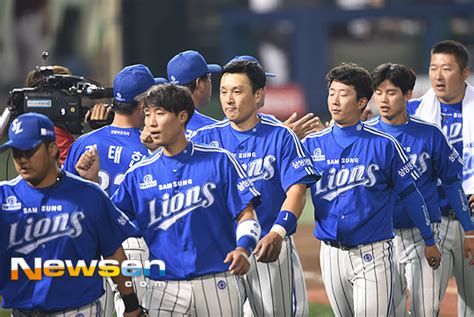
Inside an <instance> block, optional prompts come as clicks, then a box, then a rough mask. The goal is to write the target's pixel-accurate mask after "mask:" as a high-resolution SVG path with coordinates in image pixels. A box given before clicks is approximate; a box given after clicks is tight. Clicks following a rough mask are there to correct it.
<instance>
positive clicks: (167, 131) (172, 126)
mask: <svg viewBox="0 0 474 317" xmlns="http://www.w3.org/2000/svg"><path fill="white" fill-rule="evenodd" d="M144 113H145V126H146V127H147V129H148V130H149V132H150V134H151V137H152V139H153V143H155V144H156V145H159V146H164V147H167V146H169V145H172V144H175V143H176V142H177V141H178V140H179V138H180V136H181V137H182V136H184V123H185V122H186V118H187V113H186V112H185V111H182V112H180V113H179V114H178V116H176V115H175V114H174V113H173V112H170V111H167V110H165V109H164V108H162V107H149V106H147V107H145V108H144Z"/></svg>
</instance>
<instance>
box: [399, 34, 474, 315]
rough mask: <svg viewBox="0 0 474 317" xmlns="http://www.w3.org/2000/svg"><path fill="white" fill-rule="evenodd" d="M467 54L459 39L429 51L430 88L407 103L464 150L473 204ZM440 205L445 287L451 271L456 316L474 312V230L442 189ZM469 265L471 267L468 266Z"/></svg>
mask: <svg viewBox="0 0 474 317" xmlns="http://www.w3.org/2000/svg"><path fill="white" fill-rule="evenodd" d="M469 72H470V70H469V54H468V51H467V49H466V47H464V46H463V45H462V44H461V43H458V42H455V41H443V42H439V43H437V44H436V45H435V46H434V47H433V49H432V50H431V61H430V68H429V77H430V81H431V86H432V88H431V89H430V90H428V92H427V93H426V94H425V95H423V96H422V97H421V98H419V99H414V100H411V101H409V102H408V104H407V109H408V113H409V114H413V115H415V116H417V117H419V118H421V119H423V120H426V121H428V122H431V123H434V124H436V125H437V126H439V127H441V129H442V130H443V132H444V133H445V135H446V136H447V138H448V140H449V142H450V143H451V144H452V145H453V147H454V148H455V149H456V150H457V151H458V153H462V157H463V161H464V168H463V172H462V175H460V177H461V179H462V187H463V189H464V192H465V193H466V194H467V195H468V196H470V198H469V202H470V204H471V209H472V208H473V207H474V195H473V194H474V173H473V169H474V129H473V128H472V126H473V125H472V121H473V120H474V113H473V109H474V88H473V87H472V86H471V85H469V84H467V83H466V79H467V77H468V76H469ZM439 197H440V199H439V204H440V208H441V216H442V217H441V226H440V234H441V247H442V249H443V262H444V264H443V268H442V279H441V290H442V292H443V294H444V291H445V290H446V287H447V285H448V280H449V277H450V276H451V274H454V277H455V279H456V285H457V289H458V315H459V316H473V315H474V287H472V282H470V281H474V266H473V264H474V258H473V257H472V253H471V258H470V260H469V257H468V253H467V252H465V251H466V250H471V252H472V250H474V231H472V230H469V229H470V228H468V227H466V226H465V223H463V222H462V221H461V222H460V220H461V219H460V218H459V216H460V215H459V214H456V212H455V211H456V210H455V208H453V206H452V205H451V200H449V201H448V199H447V197H446V193H445V190H444V188H439ZM470 264H471V265H470Z"/></svg>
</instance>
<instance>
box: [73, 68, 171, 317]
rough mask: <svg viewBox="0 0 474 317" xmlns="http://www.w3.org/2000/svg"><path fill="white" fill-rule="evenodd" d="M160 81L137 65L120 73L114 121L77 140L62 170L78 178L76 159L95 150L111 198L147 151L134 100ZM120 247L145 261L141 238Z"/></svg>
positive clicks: (108, 290)
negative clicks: (141, 140) (127, 172)
mask: <svg viewBox="0 0 474 317" xmlns="http://www.w3.org/2000/svg"><path fill="white" fill-rule="evenodd" d="M162 81H163V79H160V78H156V79H154V78H153V75H152V74H151V72H150V70H149V69H148V67H146V66H144V65H141V64H137V65H131V66H127V67H125V68H124V69H123V70H121V71H120V72H119V73H118V74H117V76H116V77H115V80H114V104H113V106H112V111H114V113H115V116H114V121H113V122H112V124H111V125H108V126H105V127H103V128H101V129H98V130H95V131H92V132H90V133H88V134H85V135H83V136H81V137H80V138H78V139H77V140H76V141H75V142H74V143H73V144H72V146H71V148H70V150H69V153H68V155H67V158H66V161H65V162H64V170H66V171H68V172H71V173H73V174H76V175H80V170H79V171H78V170H76V164H77V163H78V161H79V158H80V156H81V155H82V154H83V153H84V152H86V151H88V150H91V149H92V148H93V147H95V148H96V149H97V155H98V156H99V159H100V171H99V175H98V178H99V184H100V186H101V188H102V189H103V190H105V191H106V192H107V194H108V195H109V196H110V197H111V196H112V194H113V193H114V192H115V190H117V188H118V186H119V185H120V183H121V182H122V180H123V177H124V175H125V172H126V171H127V170H128V169H129V168H130V167H132V166H133V165H134V164H136V163H138V162H140V161H141V160H142V159H144V158H145V157H146V156H148V154H149V153H148V149H147V148H145V146H143V144H142V143H141V142H140V134H141V131H140V127H141V126H142V125H143V119H144V115H143V110H142V108H141V107H140V106H139V105H138V103H137V102H136V101H135V100H134V98H135V97H136V96H138V95H139V94H141V93H143V92H144V91H146V90H147V89H148V88H150V87H151V86H152V85H154V84H159V83H162ZM123 247H124V249H125V253H126V254H127V257H128V258H129V259H130V260H141V261H142V260H144V259H146V258H148V248H147V246H146V244H145V242H144V241H143V239H141V238H130V239H128V240H126V241H125V242H124V244H123ZM143 282H144V276H143V275H141V276H137V277H136V278H134V279H133V285H134V289H135V292H136V293H137V294H138V297H139V299H141V298H142V295H143V294H144V292H145V288H144V287H139V285H140V283H143ZM104 296H105V298H104V301H105V304H104V306H105V310H106V315H107V316H111V314H112V310H113V309H112V305H111V303H112V302H113V292H112V290H111V288H110V287H106V294H105V295H104ZM115 306H116V309H117V312H118V314H119V315H121V313H122V311H123V306H122V305H121V304H120V298H119V297H118V294H117V293H116V300H115Z"/></svg>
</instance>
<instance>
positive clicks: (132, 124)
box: [111, 113, 141, 129]
mask: <svg viewBox="0 0 474 317" xmlns="http://www.w3.org/2000/svg"><path fill="white" fill-rule="evenodd" d="M111 125H112V126H114V127H117V128H137V129H139V128H140V127H141V125H140V120H137V119H136V118H134V117H133V116H126V115H123V114H118V113H115V116H114V121H112V124H111Z"/></svg>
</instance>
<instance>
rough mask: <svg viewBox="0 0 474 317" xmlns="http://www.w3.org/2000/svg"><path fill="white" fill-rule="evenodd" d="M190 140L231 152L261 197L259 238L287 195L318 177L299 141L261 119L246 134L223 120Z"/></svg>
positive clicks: (272, 222)
mask: <svg viewBox="0 0 474 317" xmlns="http://www.w3.org/2000/svg"><path fill="white" fill-rule="evenodd" d="M192 140H194V141H195V142H199V143H204V144H209V145H211V146H216V147H222V148H224V149H226V150H228V151H230V152H231V153H232V154H233V155H234V156H235V158H236V159H237V160H238V161H239V163H240V164H242V166H243V167H244V169H245V170H246V171H247V175H248V176H249V178H250V180H251V181H252V182H253V183H254V184H255V187H256V188H257V190H258V191H259V192H260V193H262V204H260V205H259V206H258V207H257V208H256V211H257V216H258V220H259V222H260V225H261V227H262V237H263V236H265V235H266V234H267V233H268V232H269V231H270V229H271V227H272V226H273V224H274V222H275V220H276V218H277V215H278V213H279V212H280V210H281V206H282V204H283V202H284V201H285V199H286V191H287V190H288V188H290V187H291V186H292V185H294V184H307V185H311V184H314V183H315V182H316V180H317V179H318V176H317V174H316V172H315V170H314V168H313V165H312V163H311V159H310V158H309V156H308V154H307V153H306V151H305V150H304V148H303V146H302V144H301V142H300V141H299V140H298V137H297V136H296V135H295V134H294V133H293V131H291V130H290V129H288V128H286V127H285V126H283V125H281V124H279V123H275V122H274V121H269V120H267V119H265V118H263V117H261V120H260V122H259V123H258V124H257V125H256V126H255V127H254V128H253V129H250V130H249V131H245V132H239V131H236V130H234V129H233V128H232V127H231V124H230V121H228V120H225V121H222V122H220V123H216V124H214V125H210V126H207V127H204V128H202V129H199V130H197V131H196V132H195V134H194V135H193V137H192Z"/></svg>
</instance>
